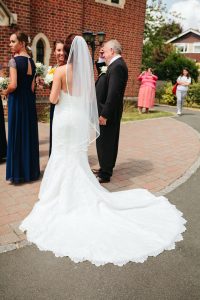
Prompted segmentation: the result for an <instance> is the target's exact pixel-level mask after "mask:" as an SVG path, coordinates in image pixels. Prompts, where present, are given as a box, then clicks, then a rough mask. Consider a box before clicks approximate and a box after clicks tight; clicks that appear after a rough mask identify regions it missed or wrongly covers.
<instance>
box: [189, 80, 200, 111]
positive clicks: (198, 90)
mask: <svg viewBox="0 0 200 300" xmlns="http://www.w3.org/2000/svg"><path fill="white" fill-rule="evenodd" d="M186 103H187V105H188V106H192V105H193V104H194V103H196V104H200V83H193V84H191V85H190V87H189V90H188V93H187V97H186Z"/></svg>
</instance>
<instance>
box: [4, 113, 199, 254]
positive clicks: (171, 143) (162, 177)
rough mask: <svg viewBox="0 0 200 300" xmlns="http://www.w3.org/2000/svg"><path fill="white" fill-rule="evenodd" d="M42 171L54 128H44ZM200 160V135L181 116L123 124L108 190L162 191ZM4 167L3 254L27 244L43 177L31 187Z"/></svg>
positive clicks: (92, 153) (91, 157) (93, 154)
mask: <svg viewBox="0 0 200 300" xmlns="http://www.w3.org/2000/svg"><path fill="white" fill-rule="evenodd" d="M39 133H40V162H41V170H42V172H43V171H44V169H45V166H46V164H47V161H48V134H49V125H48V124H44V123H41V124H39ZM199 156H200V140H199V135H198V134H197V132H196V131H195V130H193V129H192V128H191V127H189V126H188V125H186V124H184V123H181V122H178V121H177V120H176V119H175V118H160V119H152V120H145V121H136V122H129V123H124V124H122V127H121V135H120V146H119V155H118V160H117V166H116V169H115V172H114V176H113V177H112V180H111V182H110V183H107V184H104V186H105V187H106V188H107V189H108V190H110V191H119V190H124V189H132V188H146V189H149V190H150V191H151V192H153V193H159V192H160V193H162V191H163V190H164V189H165V188H166V187H168V186H170V185H171V184H173V183H174V182H175V181H176V180H177V179H178V178H181V177H182V176H183V175H184V174H186V172H187V171H188V169H189V168H191V166H193V164H195V162H196V161H197V159H198V158H199ZM89 160H90V164H91V167H97V166H98V164H97V158H96V149H95V144H93V145H92V146H91V147H90V149H89ZM4 178H5V164H1V165H0V252H4V251H6V250H11V249H16V248H19V247H21V246H23V245H24V244H26V237H25V235H24V234H23V233H22V232H21V231H20V230H19V229H18V226H19V223H20V222H21V220H23V218H24V217H26V216H27V214H28V213H29V212H30V211H31V209H32V207H33V205H34V203H35V202H36V201H37V199H38V191H39V186H40V182H41V178H42V176H41V178H40V180H39V181H37V182H33V183H30V184H21V185H12V184H9V183H7V182H6V181H5V179H4Z"/></svg>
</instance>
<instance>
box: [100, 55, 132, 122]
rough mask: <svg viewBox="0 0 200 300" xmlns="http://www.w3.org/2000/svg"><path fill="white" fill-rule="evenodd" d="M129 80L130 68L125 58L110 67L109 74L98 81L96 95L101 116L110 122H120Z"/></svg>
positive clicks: (117, 60)
mask: <svg viewBox="0 0 200 300" xmlns="http://www.w3.org/2000/svg"><path fill="white" fill-rule="evenodd" d="M127 80H128V68H127V66H126V63H125V62H124V60H123V58H121V57H120V58H118V59H116V60H115V61H114V62H113V63H111V64H110V65H109V66H108V69H107V72H106V73H105V74H102V75H100V76H99V78H98V80H97V81H96V95H97V104H98V110H99V115H101V116H102V117H104V118H106V119H108V121H115V120H120V119H121V115H122V111H123V98H124V92H125V88H126V84H127Z"/></svg>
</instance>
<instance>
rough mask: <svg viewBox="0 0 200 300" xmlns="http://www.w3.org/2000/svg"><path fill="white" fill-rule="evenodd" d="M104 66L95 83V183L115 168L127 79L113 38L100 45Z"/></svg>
mask: <svg viewBox="0 0 200 300" xmlns="http://www.w3.org/2000/svg"><path fill="white" fill-rule="evenodd" d="M103 51H104V59H105V63H106V66H103V67H101V72H100V75H99V77H98V80H97V82H96V95H97V104H98V111H99V124H100V136H99V138H98V139H97V142H96V146H97V155H98V160H99V166H100V169H99V170H96V171H94V173H96V175H97V176H98V179H99V182H100V183H104V182H109V181H110V177H111V176H112V174H113V168H114V167H115V163H116V159H117V153H118V142H119V132H120V121H121V117H122V112H123V98H124V93H125V88H126V84H127V80H128V68H127V66H126V63H125V61H124V60H123V58H122V57H121V53H122V47H121V45H120V43H119V42H118V41H117V40H110V41H108V42H107V43H105V45H104V47H103Z"/></svg>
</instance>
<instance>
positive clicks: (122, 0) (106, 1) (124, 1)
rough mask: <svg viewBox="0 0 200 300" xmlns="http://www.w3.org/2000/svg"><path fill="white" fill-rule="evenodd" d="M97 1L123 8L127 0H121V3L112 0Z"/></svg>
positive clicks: (96, 0)
mask: <svg viewBox="0 0 200 300" xmlns="http://www.w3.org/2000/svg"><path fill="white" fill-rule="evenodd" d="M95 2H97V3H101V4H106V5H110V6H113V7H118V8H122V9H123V8H124V5H125V3H126V0H119V3H112V2H111V0H95Z"/></svg>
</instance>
